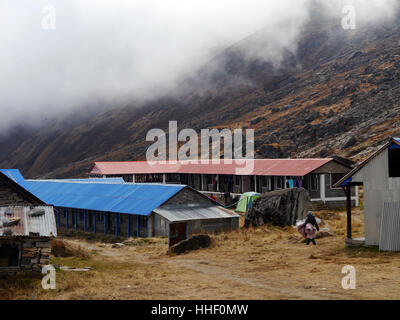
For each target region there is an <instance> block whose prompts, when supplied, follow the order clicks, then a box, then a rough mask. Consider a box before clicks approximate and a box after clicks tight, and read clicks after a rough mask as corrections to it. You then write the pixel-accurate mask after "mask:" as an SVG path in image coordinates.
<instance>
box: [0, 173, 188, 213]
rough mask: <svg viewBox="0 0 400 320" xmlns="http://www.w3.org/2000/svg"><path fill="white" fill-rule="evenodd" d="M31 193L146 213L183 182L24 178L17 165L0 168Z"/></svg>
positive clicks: (58, 203)
mask: <svg viewBox="0 0 400 320" xmlns="http://www.w3.org/2000/svg"><path fill="white" fill-rule="evenodd" d="M0 172H2V173H3V174H5V175H7V176H8V177H9V178H11V179H13V180H14V181H15V182H17V183H18V184H19V185H20V186H22V187H23V188H25V189H26V190H28V191H29V192H31V193H32V194H33V195H35V196H36V197H38V198H39V199H41V200H43V201H44V202H45V203H47V204H49V205H53V206H55V207H65V208H76V209H85V210H93V211H106V212H115V213H126V214H135V215H148V214H150V213H151V212H152V211H153V210H154V209H156V208H158V207H159V206H160V205H162V204H163V203H165V202H166V201H168V200H169V199H170V198H171V197H173V196H174V195H175V194H177V193H178V192H179V191H181V190H182V189H184V188H185V187H186V186H184V185H162V184H132V183H124V180H123V179H122V178H115V179H114V178H112V179H110V178H107V179H103V178H100V179H66V180H25V179H24V177H23V176H22V174H21V173H20V171H19V170H18V169H0Z"/></svg>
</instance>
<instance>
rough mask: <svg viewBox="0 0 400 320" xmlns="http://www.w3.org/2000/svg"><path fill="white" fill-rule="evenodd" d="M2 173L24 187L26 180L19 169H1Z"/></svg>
mask: <svg viewBox="0 0 400 320" xmlns="http://www.w3.org/2000/svg"><path fill="white" fill-rule="evenodd" d="M0 172H1V173H3V174H5V175H6V176H7V177H9V178H10V179H11V180H13V181H15V182H16V183H18V184H19V185H20V186H23V184H24V181H25V179H24V177H23V176H22V174H21V172H20V171H19V170H18V169H0Z"/></svg>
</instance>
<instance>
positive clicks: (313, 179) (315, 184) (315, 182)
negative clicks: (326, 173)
mask: <svg viewBox="0 0 400 320" xmlns="http://www.w3.org/2000/svg"><path fill="white" fill-rule="evenodd" d="M310 189H311V190H312V191H318V190H319V175H317V174H312V175H310Z"/></svg>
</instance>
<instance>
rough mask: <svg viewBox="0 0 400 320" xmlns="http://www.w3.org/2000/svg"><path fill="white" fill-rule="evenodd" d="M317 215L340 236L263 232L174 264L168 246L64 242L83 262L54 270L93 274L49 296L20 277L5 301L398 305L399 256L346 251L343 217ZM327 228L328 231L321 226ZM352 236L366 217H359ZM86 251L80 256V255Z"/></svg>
mask: <svg viewBox="0 0 400 320" xmlns="http://www.w3.org/2000/svg"><path fill="white" fill-rule="evenodd" d="M317 216H319V217H321V218H323V219H324V223H325V224H327V225H329V227H330V228H331V229H332V230H333V231H334V232H335V235H334V236H333V237H328V238H323V239H320V240H318V245H317V247H312V246H310V247H309V246H306V245H305V244H304V242H303V241H302V240H301V238H300V236H299V235H298V233H297V231H296V230H295V229H294V228H291V227H286V228H276V227H272V226H264V227H261V228H257V229H248V230H246V229H240V230H237V231H233V232H227V233H221V234H218V235H215V236H213V239H214V240H213V244H212V246H211V247H210V248H208V249H203V250H199V251H196V252H191V253H187V254H184V255H181V256H174V257H169V256H167V254H166V251H167V240H166V239H152V240H151V241H138V242H137V243H136V242H134V243H133V245H132V246H129V247H123V248H120V249H115V248H111V244H102V243H100V242H86V241H83V240H65V241H66V242H68V244H69V245H71V246H74V247H76V248H77V247H79V246H80V247H81V248H83V250H85V252H86V255H85V256H81V257H67V258H53V259H52V263H53V264H56V265H65V266H72V267H88V266H89V267H92V270H91V271H89V272H82V273H77V272H64V271H57V289H56V290H50V291H45V290H43V289H41V287H40V277H39V278H35V277H27V276H26V275H24V276H19V277H15V278H14V277H13V278H8V279H6V280H4V281H1V282H0V297H1V298H3V299H398V298H400V292H399V290H398V288H399V285H400V280H399V279H400V277H399V276H400V268H399V267H400V255H399V254H396V253H380V252H378V251H377V250H376V249H373V248H372V249H371V248H370V249H368V248H360V249H346V248H345V247H344V234H345V230H346V222H345V214H344V213H343V212H328V211H323V212H319V213H317ZM322 227H323V226H322ZM353 227H354V232H355V236H362V231H363V216H362V214H361V212H357V211H356V212H355V214H354V218H353ZM81 250H82V249H81ZM348 264H350V265H353V266H355V267H356V270H357V289H356V290H351V291H346V290H343V289H342V287H341V279H342V276H343V275H342V274H341V269H342V267H343V266H344V265H348Z"/></svg>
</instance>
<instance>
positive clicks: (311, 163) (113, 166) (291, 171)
mask: <svg viewBox="0 0 400 320" xmlns="http://www.w3.org/2000/svg"><path fill="white" fill-rule="evenodd" d="M332 160H333V159H330V158H327V159H255V160H246V161H245V162H243V160H241V161H240V162H239V161H236V160H231V161H228V160H221V161H217V162H213V161H208V162H207V163H206V164H203V163H202V162H201V161H179V162H175V163H173V162H171V161H167V162H157V163H153V164H152V163H149V162H147V161H129V162H95V165H94V167H93V169H92V170H91V172H90V173H91V174H97V175H118V174H150V173H180V174H184V173H192V174H226V175H235V174H238V170H241V171H242V170H243V169H244V168H248V170H247V171H246V173H243V172H242V173H241V175H244V174H246V175H259V176H295V177H303V176H305V175H307V174H309V173H311V172H312V171H314V170H316V169H318V168H320V167H321V166H323V165H325V164H326V163H328V162H330V161H332Z"/></svg>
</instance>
